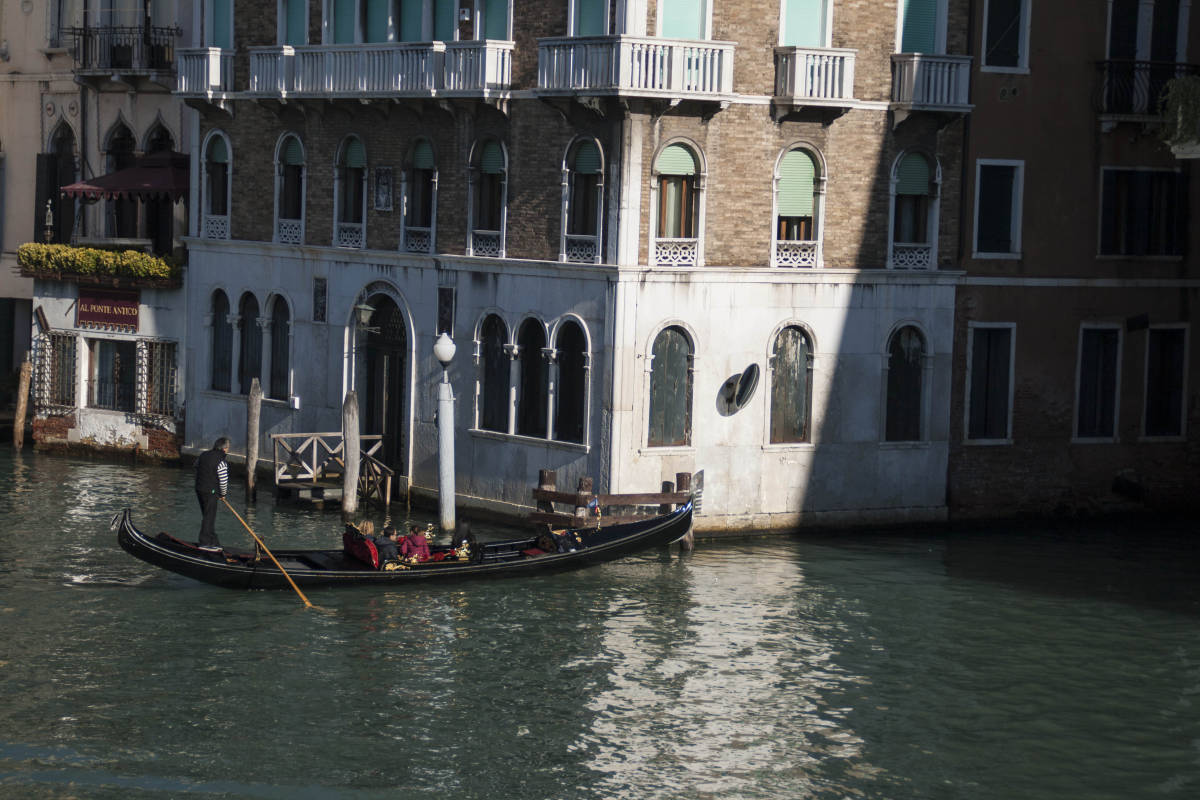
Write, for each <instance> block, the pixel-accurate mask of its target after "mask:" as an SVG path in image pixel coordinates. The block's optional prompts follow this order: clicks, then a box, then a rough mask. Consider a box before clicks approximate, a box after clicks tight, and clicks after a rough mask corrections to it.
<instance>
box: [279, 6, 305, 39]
mask: <svg viewBox="0 0 1200 800" xmlns="http://www.w3.org/2000/svg"><path fill="white" fill-rule="evenodd" d="M286 24H287V31H286V32H285V35H284V38H285V39H286V41H287V44H290V45H293V46H298V45H305V44H308V9H307V8H305V0H288V4H287V22H286Z"/></svg>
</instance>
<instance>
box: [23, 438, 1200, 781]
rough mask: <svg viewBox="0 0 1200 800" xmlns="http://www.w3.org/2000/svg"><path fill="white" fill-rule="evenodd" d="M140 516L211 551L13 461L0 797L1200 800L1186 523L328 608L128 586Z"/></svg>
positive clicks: (801, 556)
mask: <svg viewBox="0 0 1200 800" xmlns="http://www.w3.org/2000/svg"><path fill="white" fill-rule="evenodd" d="M232 499H233V500H234V503H235V505H236V506H241V505H242V504H243V503H242V495H241V492H240V490H235V491H234V492H233V493H232ZM126 506H128V507H132V508H133V509H135V511H136V516H135V520H136V521H137V522H138V523H139V524H140V526H141V527H143V529H147V530H152V531H153V530H160V529H169V530H172V531H176V532H181V533H188V534H191V533H192V532H193V531H195V529H196V528H197V526H198V523H199V515H198V510H197V508H196V501H195V497H194V494H193V493H192V489H191V475H190V473H189V472H188V471H186V470H179V469H171V468H161V467H148V466H137V467H133V466H129V465H113V464H106V463H102V462H92V461H79V460H70V459H65V458H60V457H52V456H42V455H34V454H30V453H24V454H20V455H15V456H14V455H12V454H11V453H8V452H7V451H6V452H5V453H4V454H0V510H2V512H3V516H2V518H3V520H4V525H3V528H0V797H4V798H10V797H11V798H68V797H70V798H175V797H191V796H196V797H238V798H241V797H247V798H288V799H289V800H292V799H294V798H450V797H453V798H492V799H498V800H505V799H506V798H514V799H519V800H525V799H526V798H560V799H563V800H570V799H574V798H588V799H592V798H594V799H595V800H609V799H624V798H628V799H629V800H645V799H646V798H681V799H682V798H688V799H689V800H691V799H693V798H701V799H704V800H708V799H715V798H739V799H740V798H771V799H772V800H776V799H777V798H809V797H811V798H888V799H889V800H894V799H897V798H972V799H973V800H982V799H986V798H1003V799H1004V800H1010V799H1011V798H1023V799H1024V800H1031V799H1033V798H1047V799H1049V798H1053V799H1054V800H1061V799H1062V798H1088V799H1089V800H1103V799H1104V798H1113V800H1117V799H1118V798H1119V799H1120V800H1129V799H1130V798H1194V797H1197V796H1200V546H1198V543H1197V539H1196V537H1195V536H1194V533H1195V532H1194V530H1191V529H1189V528H1188V527H1187V526H1185V525H1182V524H1170V525H1166V524H1162V525H1157V526H1147V525H1142V526H1139V527H1132V526H1128V525H1125V526H1118V525H1114V524H1092V525H1087V526H1081V525H1059V526H1046V525H1042V526H1026V527H1020V526H1008V527H993V528H989V529H984V528H961V529H958V530H950V531H946V530H941V531H937V532H928V533H921V532H908V533H896V532H888V533H884V532H880V533H876V534H871V533H860V534H856V535H849V534H841V535H837V536H833V535H827V536H816V535H807V536H799V537H795V538H787V537H781V538H765V539H754V540H743V541H732V542H722V543H710V542H701V543H699V544H698V545H697V548H696V550H695V551H694V552H693V553H691V554H686V555H681V554H680V553H679V552H678V551H676V550H672V551H670V552H669V553H663V552H658V551H654V552H648V553H645V554H642V555H638V556H634V557H630V558H626V559H624V560H622V561H619V562H615V563H612V564H608V565H604V566H601V567H596V568H592V569H587V570H583V571H579V572H573V573H569V574H563V575H554V576H546V577H536V578H530V579H517V580H509V581H498V582H490V583H476V584H459V585H453V586H444V587H413V588H404V589H402V590H401V589H398V590H396V591H382V592H381V591H377V590H370V589H367V590H358V589H331V590H315V591H313V592H312V593H311V594H310V597H311V599H312V600H313V602H314V603H316V604H317V605H318V606H319V609H316V610H306V609H305V608H304V607H303V605H302V604H301V603H300V602H299V601H298V599H297V598H296V596H295V595H294V594H293V593H291V592H235V591H229V590H223V589H217V588H213V587H209V586H206V585H202V584H200V583H196V582H193V581H190V580H188V579H185V578H182V577H178V576H174V575H171V574H167V573H165V572H162V571H159V570H157V569H155V568H153V567H151V566H149V565H146V564H143V563H141V562H138V561H135V560H134V559H132V558H130V557H129V556H127V555H126V554H125V553H124V552H123V551H121V550H120V548H119V547H118V546H117V544H116V538H115V535H114V534H113V533H112V532H111V531H110V530H109V521H110V519H111V518H112V516H113V515H114V514H115V513H116V512H118V511H119V510H120V509H122V508H124V507H126ZM247 519H248V521H249V522H250V523H251V524H252V525H254V526H255V528H256V529H258V530H260V531H261V532H262V533H263V534H264V536H265V537H266V538H267V541H268V543H275V544H277V545H279V546H285V545H300V546H329V545H332V544H334V543H336V541H337V540H338V533H337V529H338V522H337V515H336V514H335V513H333V512H318V511H306V510H301V509H296V508H289V507H275V506H274V505H273V504H272V503H271V502H270V499H269V496H267V499H266V500H265V501H264V500H260V501H259V503H258V504H257V506H254V507H251V508H249V509H248V511H247ZM218 529H219V533H220V535H221V537H222V540H223V541H224V542H226V543H228V544H238V545H243V544H245V542H246V539H247V538H248V537H246V536H245V534H239V533H238V529H239V528H238V524H237V522H236V520H234V519H233V518H232V516H231V515H229V514H228V513H227V512H223V514H222V516H221V518H220V519H219V523H218Z"/></svg>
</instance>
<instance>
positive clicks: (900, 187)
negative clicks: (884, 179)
mask: <svg viewBox="0 0 1200 800" xmlns="http://www.w3.org/2000/svg"><path fill="white" fill-rule="evenodd" d="M896 194H929V162H928V161H926V160H925V157H924V156H922V155H920V154H918V153H909V154H908V155H906V156H905V157H904V160H903V161H901V162H900V165H899V166H898V167H897V168H896Z"/></svg>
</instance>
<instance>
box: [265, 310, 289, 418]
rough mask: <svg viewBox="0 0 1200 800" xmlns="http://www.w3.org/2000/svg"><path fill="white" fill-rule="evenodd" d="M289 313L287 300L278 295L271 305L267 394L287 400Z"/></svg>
mask: <svg viewBox="0 0 1200 800" xmlns="http://www.w3.org/2000/svg"><path fill="white" fill-rule="evenodd" d="M291 332H292V322H291V315H290V313H289V312H288V305H287V302H286V301H285V300H284V299H283V298H282V297H279V296H276V297H275V301H274V303H273V304H272V305H271V381H270V385H269V386H268V387H267V396H268V397H272V398H274V399H276V400H287V399H288V395H289V394H290V391H289V389H290V385H291V381H290V377H291V370H290V366H291V364H290V359H289V358H288V354H289V352H290V350H291V347H290V343H291Z"/></svg>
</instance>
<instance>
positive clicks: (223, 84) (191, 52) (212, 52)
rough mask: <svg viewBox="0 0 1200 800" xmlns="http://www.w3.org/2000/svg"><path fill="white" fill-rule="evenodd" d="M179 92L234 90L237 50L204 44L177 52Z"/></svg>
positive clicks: (176, 80) (197, 93) (184, 93)
mask: <svg viewBox="0 0 1200 800" xmlns="http://www.w3.org/2000/svg"><path fill="white" fill-rule="evenodd" d="M176 61H177V66H176V73H175V92H176V93H177V94H182V95H206V96H207V95H211V94H214V93H218V92H231V91H233V51H232V50H221V49H219V48H216V47H200V48H192V49H187V50H178V51H176Z"/></svg>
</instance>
